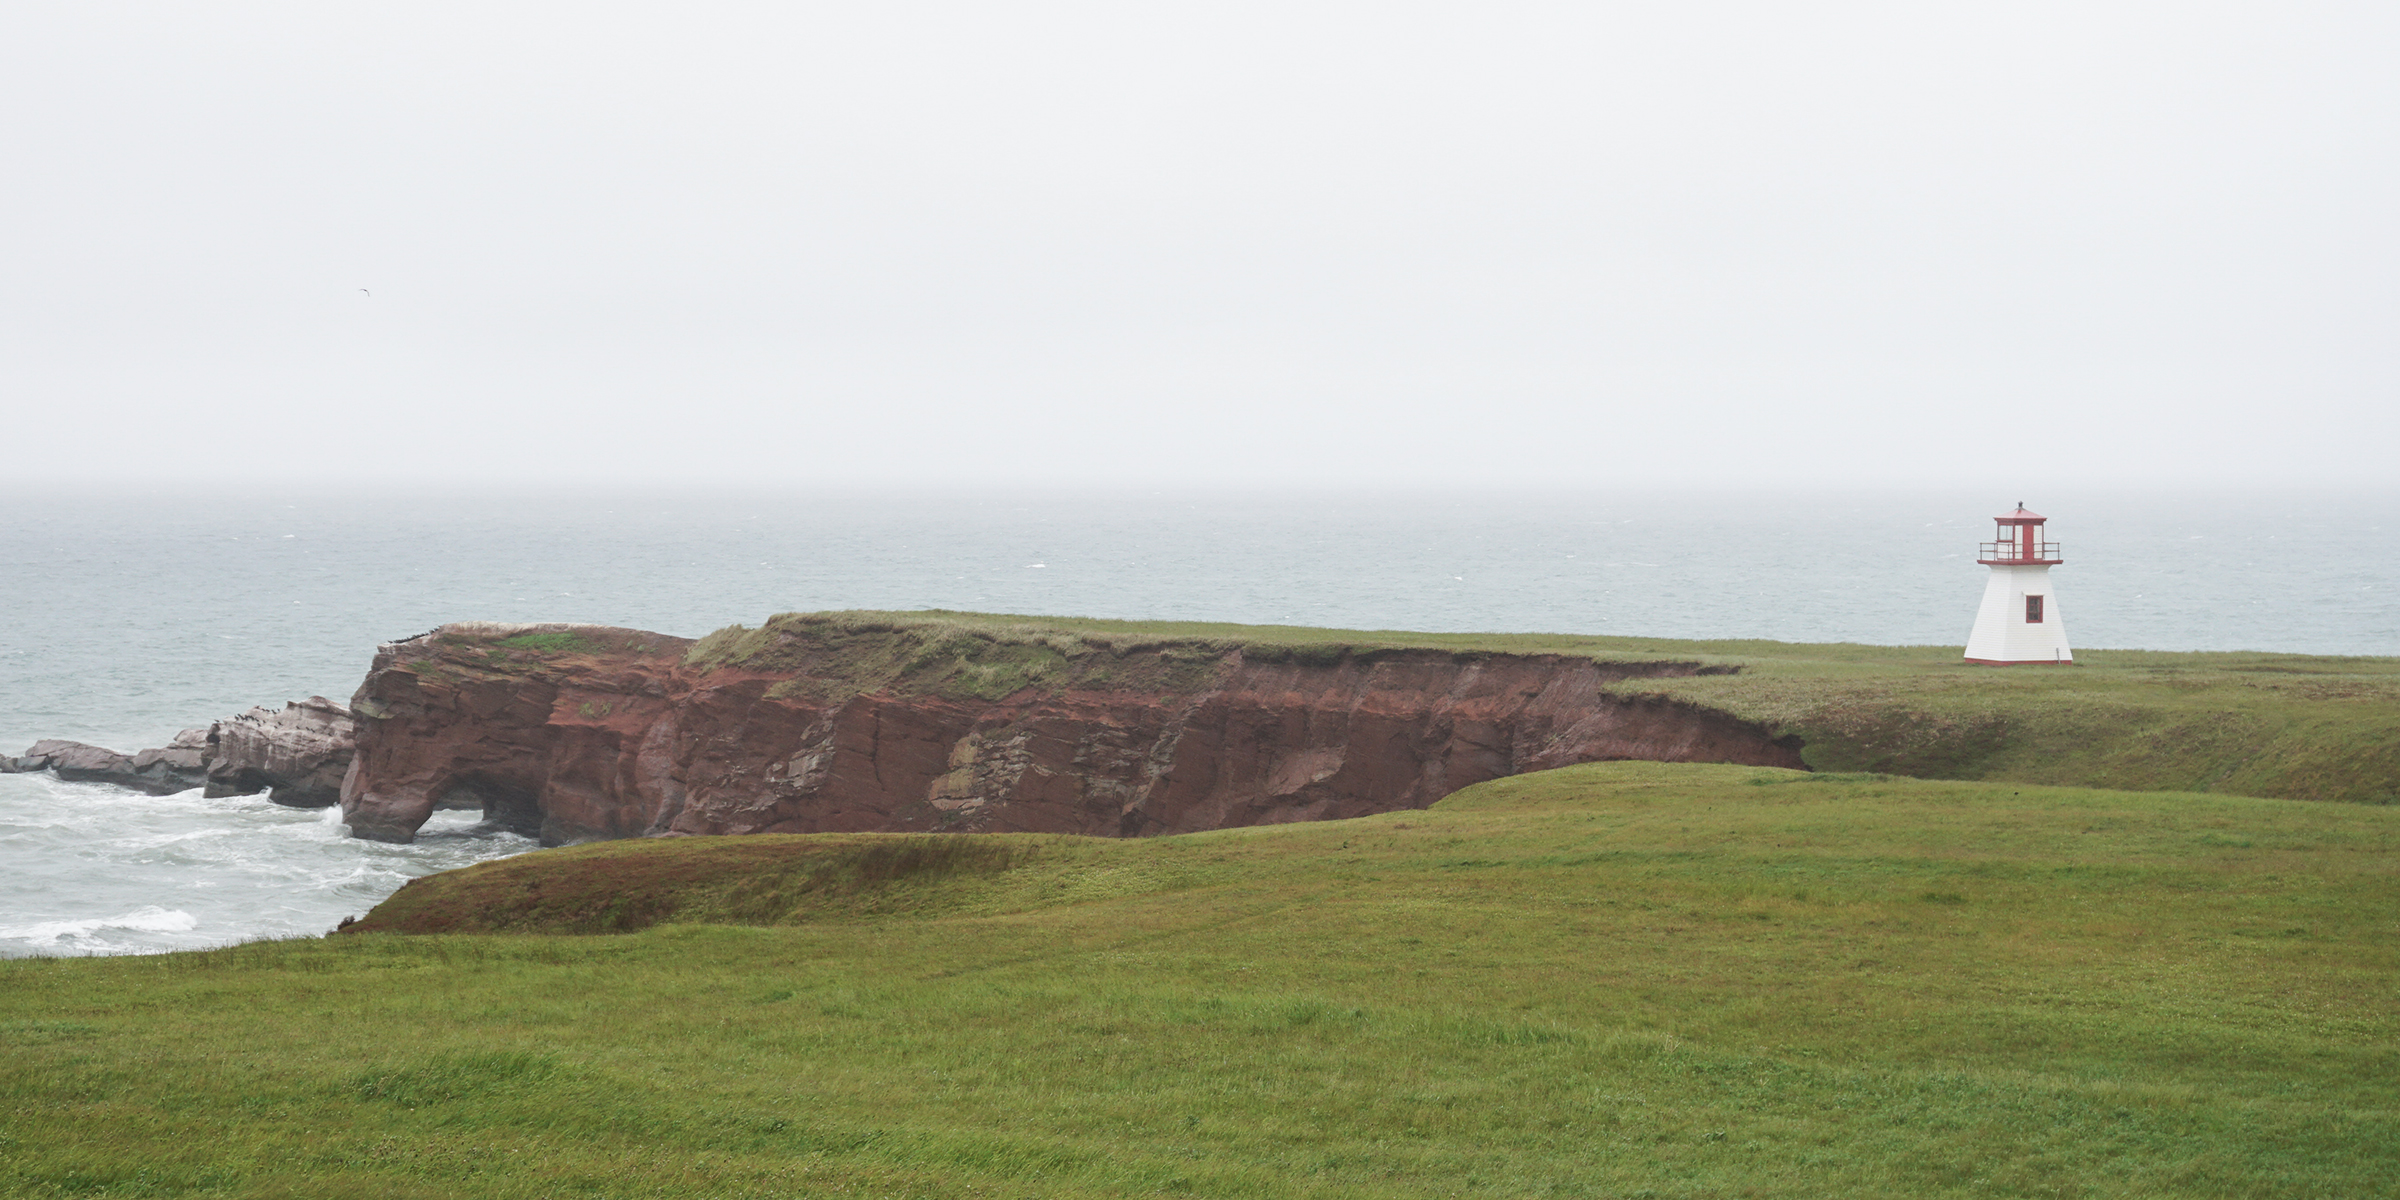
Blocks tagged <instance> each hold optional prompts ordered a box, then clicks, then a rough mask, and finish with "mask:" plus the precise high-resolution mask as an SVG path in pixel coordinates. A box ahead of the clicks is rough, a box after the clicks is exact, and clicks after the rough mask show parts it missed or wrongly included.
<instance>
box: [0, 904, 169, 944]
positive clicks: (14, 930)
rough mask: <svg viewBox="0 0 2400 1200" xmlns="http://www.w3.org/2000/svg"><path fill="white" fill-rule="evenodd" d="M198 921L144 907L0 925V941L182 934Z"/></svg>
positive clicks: (51, 941)
mask: <svg viewBox="0 0 2400 1200" xmlns="http://www.w3.org/2000/svg"><path fill="white" fill-rule="evenodd" d="M199 924H200V918H198V917H195V916H193V915H192V914H190V913H188V912H185V911H183V910H182V909H179V908H160V907H159V906H157V905H155V904H146V905H143V906H142V907H140V908H137V909H135V910H133V911H132V912H129V913H120V914H118V915H117V916H113V917H94V918H92V919H90V920H84V921H42V922H37V923H35V924H32V925H15V926H10V925H0V939H6V940H11V941H20V942H25V943H27V944H30V945H34V946H55V945H57V944H58V942H59V940H60V939H61V938H70V939H81V938H89V937H91V936H92V935H93V934H95V933H99V932H100V931H102V930H125V931H129V932H133V933H183V932H185V931H187V930H190V929H194V928H197V927H198V926H199Z"/></svg>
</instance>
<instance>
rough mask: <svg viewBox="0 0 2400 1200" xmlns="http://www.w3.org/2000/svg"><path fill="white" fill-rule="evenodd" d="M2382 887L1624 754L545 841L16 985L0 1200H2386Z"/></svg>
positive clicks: (2360, 832) (2229, 815) (1935, 792)
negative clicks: (1422, 805)
mask: <svg viewBox="0 0 2400 1200" xmlns="http://www.w3.org/2000/svg"><path fill="white" fill-rule="evenodd" d="M1763 677H1764V676H1763V675H1762V678H1763ZM1735 678H1736V679H1741V678H1742V677H1735ZM1694 682H1705V681H1694ZM2007 686H2015V685H2014V684H2009V685H2007ZM2396 850H2400V809H2396V808H2392V807H2376V806H2367V805H2354V804H2325V803H2309V802H2301V801H2291V800H2269V799H2253V798H2246V797H2240V796H2228V795H2202V794H2190V793H2129V792H2108V791H2088V790H2077V789H2068V788H2049V787H2040V786H2033V785H2024V784H2015V783H1996V782H1991V781H1982V782H1934V781H1925V780H1914V779H1903V778H1891V777H1879V776H1874V775H1865V774H1815V775H1811V774H1808V773H1804V772H1785V771H1774V770H1765V769H1760V768H1749V767H1719V766H1663V765H1656V764H1638V763H1616V764H1601V765H1593V766H1584V767H1574V768H1569V769H1566V770H1562V771H1555V772H1548V773H1544V774H1539V775H1527V776H1519V777H1516V778H1513V779H1505V780H1500V781H1496V782H1493V783H1489V784H1485V785H1481V786H1479V787H1475V788H1471V789H1468V790H1467V791H1465V792H1462V793H1459V794H1458V795H1456V796H1454V797H1452V798H1450V799H1448V800H1445V801H1443V802H1442V803H1441V804H1439V805H1437V806H1435V807H1434V808H1433V809H1431V810H1429V811H1423V812H1401V813H1391V814H1386V815H1383V816H1378V817H1370V818H1366V819H1362V820H1357V821H1347V822H1329V823H1324V824H1313V825H1284V826H1274V827H1263V828H1249V829H1237V830H1226V831H1221V832H1216V833H1204V834H1193V835H1186V836H1181V837H1174V838H1158V839H1148V840H1127V841H1103V840H1086V839H1070V838H1035V837H978V836H955V837H952V838H949V839H934V838H922V837H901V836H863V835H862V836H844V837H821V838H780V837H773V838H771V837H756V838H730V839H707V838H695V839H666V840H650V841H636V842H614V843H605V844H598V845H589V846H579V847H572V848H568V849H564V850H557V851H546V852H543V853H540V854H536V855H528V856H525V857H522V858H519V859H513V860H507V861H503V862H498V863H492V864H487V865H485V866H481V867H477V868H473V869H470V870H467V871H462V872H456V873H452V874H449V875H443V876H436V877H433V878H431V879H428V880H424V881H420V882H418V883H416V884H414V885H412V886H410V887H408V888H406V889H404V890H403V891H402V892H401V893H400V894H399V895H397V896H395V897H394V898H393V899H392V900H391V901H389V902H387V903H386V904H385V905H384V906H383V907H382V908H381V909H379V910H378V911H377V914H376V916H375V917H374V918H373V920H372V921H371V922H369V926H370V927H382V928H416V929H435V928H446V929H453V930H459V931H462V932H453V933H435V934H421V935H402V934H394V933H388V932H387V933H372V932H370V933H365V934H346V935H343V936H339V937H334V938H329V939H325V940H322V941H298V942H283V943H263V944H253V945H248V946H240V947H234V948H230V949H225V950H220V951H215V952H210V953H199V954H176V955H164V956H158V957H151V958H123V959H99V960H17V961H11V962H0V1193H4V1194H7V1195H29V1196H48V1195H58V1196H70V1195H72V1196H85V1195H98V1196H116V1195H121V1196H152V1195H157V1196H165V1195H222V1196H307V1197H345V1196H376V1197H416V1196H423V1197H436V1196H439V1197H451V1196H491V1197H518V1196H524V1197H532V1196H651V1195H676V1196H681V1195H727V1196H792V1195H812V1196H813V1195H845V1196H942V1197H970V1196H973V1197H988V1196H1025V1197H1037V1196H1121V1195H1166V1196H1175V1195H1195V1196H1251V1195H1273V1196H1326V1197H1333V1196H1342V1197H1349V1196H1377V1195H1395V1196H1437V1195H1441V1196H1446V1195H1467V1196H1487V1195H1488V1196H1661V1197H1664V1196H1727V1197H1730V1196H1794V1197H1800V1196H1806V1197H1817V1196H1836V1195H1839V1196H1908V1197H1945V1196H2072V1197H2099V1196H2195V1197H2199V1196H2206V1197H2226V1196H2324V1197H2352V1196H2377V1195H2390V1194H2392V1191H2393V1180H2395V1179H2400V1012H2396V1010H2395V1006H2394V1003H2393V1001H2394V999H2395V996H2394V981H2395V979H2400V970H2396V968H2400V939H2396V938H2395V937H2394V934H2395V933H2396V932H2400V879H2396V878H2395V864H2396V863H2400V858H2396V857H2395V851H2396ZM608 929H617V930H630V932H613V933H584V934H583V935H582V936H563V934H566V933H570V932H574V931H591V930H608ZM470 930H491V931H497V932H464V931H470Z"/></svg>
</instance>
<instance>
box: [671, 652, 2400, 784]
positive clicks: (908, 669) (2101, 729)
mask: <svg viewBox="0 0 2400 1200" xmlns="http://www.w3.org/2000/svg"><path fill="white" fill-rule="evenodd" d="M1394 650H1437V651H1445V652H1448V653H1450V654H1452V655H1455V656H1458V657H1460V658H1462V659H1471V658H1474V657H1476V656H1480V655H1492V654H1557V655H1568V656H1577V657H1585V658H1592V659H1597V660H1600V661H1603V662H1662V661H1671V662H1677V663H1688V664H1693V665H1695V666H1696V667H1697V668H1698V673H1695V674H1691V675H1688V676H1685V677H1679V678H1667V679H1655V678H1642V679H1629V680H1625V681H1623V682H1620V683H1618V684H1616V685H1614V687H1613V690H1614V691H1616V692H1618V693H1620V694H1624V695H1629V696H1633V695H1643V694H1657V695H1663V696H1667V697H1671V698H1673V699H1676V700H1680V701H1685V702H1689V703H1692V704H1698V705H1702V706H1705V707H1708V708H1713V709H1717V710H1720V711H1723V712H1726V713H1729V714H1731V715H1733V716H1735V717H1739V718H1741V719H1743V720H1746V721H1752V722H1755V723H1757V724H1759V725H1761V726H1763V727H1764V728H1766V729H1767V730H1768V731H1769V733H1770V734H1772V735H1773V736H1776V737H1782V736H1785V735H1794V736H1798V737H1799V738H1800V739H1801V740H1802V742H1803V743H1804V748H1803V750H1802V751H1801V753H1802V757H1803V758H1804V759H1805V761H1806V762H1807V763H1808V764H1809V765H1810V766H1811V767H1813V768H1815V769H1817V770H1820V771H1875V772H1882V773H1888V774H1898V775H1914V776H1920V777H1925V778H1933V779H2006V780H2015V781H2019V782H2025V783H2048V784H2072V785H2080V786H2086V787H2111V788H2129V789H2134V790H2142V791H2151V790H2177V791H2199V792H2228V793H2234V794H2238V795H2248V796H2280V797H2288V798H2291V799H2300V800H2343V801H2350V802H2354V803H2367V804H2393V803H2400V658H2372V657H2353V658H2341V657H2328V656H2323V655H2301V654H2271V653H2264V652H2248V651H2244V652H2232V653H2219V652H2195V653H2175V652H2166V651H2151V650H2084V651H2078V654H2079V655H2080V656H2081V657H2080V659H2079V661H2078V663H2077V664H2076V665H2075V666H2072V667H1981V666H1972V665H1969V664H1967V663H1965V662H1964V661H1962V659H1961V658H1960V651H1959V649H1958V647H1955V646H1950V647H1942V646H1866V645H1857V644H1850V643H1839V644H1827V645H1806V644H1795V643H1790V642H1765V641H1688V640H1679V639H1671V638H1635V637H1595V636H1584V635H1572V634H1490V633H1409V632H1401V631H1389V630H1386V631H1374V632H1362V631H1357V630H1343V629H1310V628H1304V627H1297V626H1280V625H1226V624H1214V623H1204V622H1173V621H1112V620H1099V619H1093V618H1075V617H1024V616H1010V615H1000V614H990V613H958V612H905V613H903V612H890V613H886V612H838V613H783V614H780V615H778V616H775V617H773V618H770V619H769V620H767V621H766V622H764V623H762V624H761V625H760V627H759V628H756V629H751V628H747V627H745V626H741V625H733V626H728V627H726V628H724V629H720V630H718V631H716V632H715V633H712V634H710V635H708V636H707V637H705V638H702V639H701V640H700V641H699V642H697V643H695V644H694V645H692V646H691V647H690V650H689V652H688V654H687V656H686V661H687V663H689V664H690V665H692V666H694V667H698V668H702V669H709V668H717V667H743V668H749V669H755V670H767V671H784V672H792V673H794V674H795V678H793V679H792V680H790V681H789V682H787V683H785V684H783V685H780V687H779V691H778V693H773V694H783V695H801V694H805V695H808V696H810V697H813V698H816V699H827V698H840V697H843V696H846V695H848V694H851V693H854V692H858V691H868V690H884V691H890V692H894V693H897V694H903V695H907V694H922V695H938V696H945V697H950V698H954V699H983V700H991V699H997V698H999V697H1001V696H1005V695H1008V694H1009V693H1011V692H1014V691H1016V690H1018V689H1020V688H1029V687H1030V688H1132V689H1136V690H1157V691H1188V690H1192V689H1194V688H1199V687H1204V686H1207V684H1208V682H1209V681H1210V680H1211V679H1212V678H1214V677H1215V675H1216V670H1217V667H1218V666H1219V664H1220V663H1221V662H1222V661H1223V660H1224V659H1225V657H1226V656H1228V655H1231V654H1235V653H1239V654H1240V655H1242V656H1244V657H1246V658H1248V659H1251V660H1253V661H1255V660H1260V659H1264V660H1266V661H1269V662H1297V663H1306V664H1312V665H1320V666H1324V665H1332V664H1336V663H1340V662H1343V661H1345V660H1359V659H1372V658H1373V657H1375V656H1376V655H1379V654H1383V653H1387V652H1390V651H1394Z"/></svg>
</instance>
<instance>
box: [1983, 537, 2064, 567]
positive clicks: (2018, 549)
mask: <svg viewBox="0 0 2400 1200" xmlns="http://www.w3.org/2000/svg"><path fill="white" fill-rule="evenodd" d="M1975 549H1976V552H1977V553H1976V555H1975V557H1976V558H1978V559H1981V560H1983V561H1985V562H2026V563H2038V562H2055V561H2057V560H2058V558H2059V557H2060V555H2059V553H2058V543H2057V542H1979V543H1977V544H1976V546H1975ZM2027 551H2031V553H2027Z"/></svg>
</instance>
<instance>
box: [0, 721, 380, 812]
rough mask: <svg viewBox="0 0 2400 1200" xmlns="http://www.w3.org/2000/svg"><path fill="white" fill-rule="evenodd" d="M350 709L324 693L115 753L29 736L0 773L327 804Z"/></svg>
mask: <svg viewBox="0 0 2400 1200" xmlns="http://www.w3.org/2000/svg"><path fill="white" fill-rule="evenodd" d="M351 737H352V735H351V723H350V710H349V709H348V708H347V707H345V706H343V705H341V704H337V703H335V702H334V701H331V700H328V699H326V698H325V697H323V696H311V697H309V698H308V699H306V700H299V701H294V702H292V703H289V704H286V705H284V706H283V708H282V710H281V711H277V710H275V709H272V708H266V707H263V706H261V707H258V708H253V709H251V710H249V711H248V712H244V713H240V714H237V715H235V716H231V717H227V718H226V719H224V720H222V721H219V722H217V723H216V724H214V725H211V726H209V727H207V728H206V729H186V730H184V731H183V732H182V733H179V734H176V735H175V740H174V741H172V742H169V743H167V744H166V745H164V746H161V747H159V748H157V749H155V750H143V751H139V752H137V753H134V754H120V753H118V752H117V751H115V750H111V749H108V748H107V747H105V746H92V745H86V744H85V743H82V742H70V741H64V740H61V739H57V738H50V739H45V740H43V741H39V742H35V743H34V744H33V745H32V746H31V747H30V748H28V749H27V750H26V751H25V753H23V754H21V755H18V756H16V757H14V758H11V757H8V756H5V755H0V772H12V773H20V774H22V773H30V772H34V771H50V772H53V773H55V774H56V775H57V776H58V777H59V778H60V779H66V780H72V781H74V782H78V783H107V784H114V785H116V786H118V787H125V788H132V789H134V790H135V791H141V792H148V793H150V794H151V795H153V796H164V795H168V794H170V793H174V792H183V791H190V790H191V789H193V788H201V789H204V794H206V795H208V796H210V797H219V796H249V795H255V794H257V793H259V792H266V793H267V798H268V799H269V800H272V801H274V802H275V803H277V804H287V805H290V806H292V807H294V808H330V807H332V806H333V805H335V804H339V803H341V799H342V776H343V775H344V774H345V773H347V772H348V771H349V770H350V760H351V758H352V757H353V750H352V741H351Z"/></svg>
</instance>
